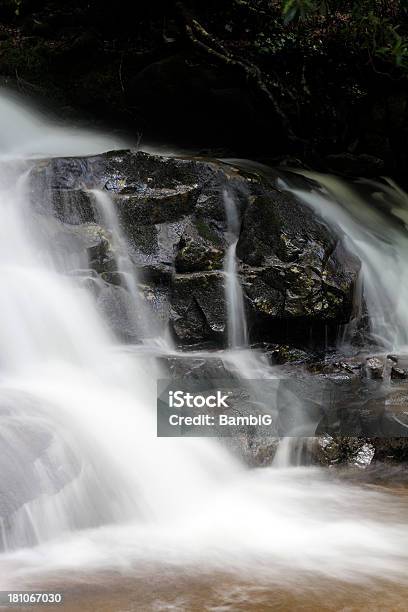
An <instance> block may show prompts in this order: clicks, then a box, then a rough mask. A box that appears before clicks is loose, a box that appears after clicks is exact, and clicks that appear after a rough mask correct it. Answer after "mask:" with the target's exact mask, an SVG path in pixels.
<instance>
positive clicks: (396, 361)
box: [387, 355, 398, 363]
mask: <svg viewBox="0 0 408 612" xmlns="http://www.w3.org/2000/svg"><path fill="white" fill-rule="evenodd" d="M387 359H389V360H390V361H393V362H394V363H398V357H397V355H387Z"/></svg>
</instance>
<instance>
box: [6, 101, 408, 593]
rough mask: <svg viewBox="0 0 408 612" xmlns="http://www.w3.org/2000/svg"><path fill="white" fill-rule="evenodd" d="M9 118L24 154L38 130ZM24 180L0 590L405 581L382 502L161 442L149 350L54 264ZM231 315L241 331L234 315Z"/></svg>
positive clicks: (10, 349)
mask: <svg viewBox="0 0 408 612" xmlns="http://www.w3.org/2000/svg"><path fill="white" fill-rule="evenodd" d="M8 112H9V106H8V103H7V104H5V105H3V113H4V115H3V116H1V122H2V123H4V124H5V125H6V124H9V123H11V121H10V116H9V115H7V113H8ZM13 113H17V115H16V116H14V119H15V130H16V132H17V133H16V139H15V142H16V143H18V142H21V143H23V144H24V146H23V145H22V149H21V155H26V154H27V156H29V155H28V153H29V152H28V151H27V150H26V148H25V147H26V145H27V139H26V135H27V133H28V132H30V130H31V131H33V130H34V131H35V129H36V126H37V125H38V122H39V121H40V120H39V119H38V118H37V117H36V116H35V115H33V116H31V114H30V113H29V112H28V111H27V110H26V109H25V110H23V111H22V120H21V122H19V121H18V120H17V119H18V118H19V114H18V109H15V108H13ZM41 125H42V130H46V132H47V133H46V135H44V139H43V140H42V147H45V148H41V150H39V149H36V152H40V153H41V154H42V155H47V154H51V153H52V154H55V153H56V152H57V151H59V146H60V145H61V147H62V150H61V153H64V154H65V153H66V150H65V149H64V146H63V145H64V142H63V139H62V141H61V132H60V131H59V129H57V130H55V129H54V128H53V127H52V126H51V125H48V124H47V123H46V122H45V120H44V119H41ZM19 126H20V127H21V129H22V130H23V134H20V133H19V132H18V130H19ZM64 131H65V130H64ZM71 136H72V139H73V144H74V145H75V138H76V136H74V135H73V134H71V135H70V139H71ZM84 138H85V139H86V138H88V137H85V136H83V135H79V140H80V141H81V142H82V143H83V142H84V141H83V139H84ZM13 142H14V141H13ZM37 144H38V143H37ZM71 144H72V143H71ZM48 146H49V148H47V147H48ZM97 146H98V145H97V144H96V143H95V142H93V141H92V142H90V143H89V147H86V148H89V150H95V147H97ZM112 146H113V144H112V143H109V145H107V148H111V147H112ZM13 153H14V151H13ZM21 155H18V157H21ZM28 181H29V167H27V164H26V162H23V161H19V162H16V163H10V162H1V163H0V219H1V223H0V278H1V283H0V313H1V317H0V473H1V484H0V537H1V540H0V545H1V543H2V548H3V551H4V552H3V553H2V554H1V555H0V588H2V589H5V588H19V587H20V588H22V587H23V586H24V584H25V583H26V582H27V581H29V580H30V578H31V577H33V576H36V577H40V578H41V577H43V578H44V580H45V579H46V576H47V575H49V574H52V573H55V572H60V574H59V576H61V578H60V580H61V581H62V582H63V581H64V580H67V572H64V571H63V570H66V569H67V568H68V569H70V570H72V569H75V570H76V571H82V572H87V573H88V574H92V571H94V570H95V569H97V568H104V569H112V568H114V569H122V570H124V569H126V570H128V571H131V569H132V567H133V566H134V564H135V563H138V562H141V563H143V564H145V563H146V562H155V563H171V564H174V565H176V566H180V567H181V568H183V567H186V566H189V565H191V564H198V565H199V566H200V568H203V567H207V568H210V569H211V568H213V569H216V570H222V571H225V569H226V568H227V569H228V570H237V571H240V572H243V573H244V574H245V575H246V576H248V575H256V574H260V575H265V576H267V577H268V579H269V578H276V577H278V578H279V580H280V581H281V582H282V581H285V579H286V578H285V576H286V575H288V573H290V572H293V571H295V572H303V571H304V572H306V573H307V572H309V573H310V572H315V573H316V574H325V575H327V576H330V577H337V578H344V579H350V580H351V579H361V578H362V577H368V576H377V575H381V577H382V578H385V577H390V578H393V579H395V580H400V581H402V580H404V579H405V576H406V570H407V567H408V565H407V564H408V535H407V530H406V526H405V524H404V523H403V519H402V517H403V515H402V511H403V510H402V508H400V506H399V504H398V503H397V502H396V501H395V499H394V498H393V497H392V496H391V495H386V494H383V493H377V492H373V491H369V490H363V489H359V488H357V487H351V486H348V485H345V484H334V483H332V482H330V481H329V480H328V478H327V476H326V475H325V473H324V472H323V471H320V470H317V469H311V468H291V469H263V470H252V471H251V470H247V469H246V468H244V467H243V466H241V465H240V463H238V462H237V461H236V460H235V459H233V458H232V457H231V456H230V454H229V453H228V452H227V451H226V450H225V449H224V448H223V447H222V446H221V445H219V444H217V443H215V442H213V441H211V440H207V439H203V440H200V439H173V438H167V439H166V438H157V437H156V432H155V428H156V419H155V382H156V378H157V377H158V376H159V375H160V368H159V366H158V365H157V363H156V361H155V359H154V355H155V354H157V345H153V344H152V345H149V343H148V342H146V343H145V344H144V345H142V346H140V347H139V348H135V350H133V351H129V350H127V349H126V347H121V346H118V342H117V340H116V339H115V338H114V336H113V334H112V333H111V332H110V331H109V329H108V325H107V322H106V321H104V320H103V318H102V317H101V315H100V314H99V312H98V310H97V308H96V306H95V304H94V302H93V297H92V295H91V293H89V292H88V290H87V289H86V288H84V287H83V285H81V284H80V283H79V282H77V281H76V280H75V277H73V276H72V271H73V270H75V269H77V258H75V257H74V256H69V255H64V257H62V255H61V254H59V255H60V256H59V257H56V255H55V251H56V250H57V251H58V244H56V242H57V243H58V241H57V240H56V234H55V231H53V230H52V227H51V225H52V224H51V225H50V224H48V223H47V220H46V218H45V217H42V218H39V217H38V216H36V215H35V213H34V212H33V211H34V208H35V207H33V204H34V202H33V201H32V200H31V198H32V194H31V192H30V190H29V189H28V188H27V187H28ZM110 210H111V209H110V208H109V207H108V211H110ZM109 214H110V213H109ZM107 223H108V224H109V225H110V228H111V230H112V231H113V232H116V241H119V242H120V241H121V237H120V235H119V234H118V233H117V228H116V226H115V223H116V221H115V219H114V218H110V220H109V219H108V220H107ZM39 230H40V231H39ZM57 236H58V233H57ZM55 257H56V259H57V262H56V259H55ZM125 266H128V263H125ZM127 271H128V270H126V272H127ZM129 289H130V291H133V289H131V287H129ZM134 290H135V291H137V283H136V285H135V286H134ZM137 299H138V298H136V297H135V301H136V302H137ZM234 313H235V315H234V316H235V317H236V318H237V319H238V318H240V321H239V325H241V330H242V329H243V326H244V322H243V308H241V307H234ZM237 324H238V323H237ZM240 333H241V334H242V331H241V332H240ZM241 340H242V342H241V341H237V342H236V343H235V344H236V345H239V344H242V343H244V337H243V336H242V335H241ZM245 363H247V362H245ZM235 364H236V366H237V367H238V368H239V367H240V366H239V364H240V361H239V359H237V360H235ZM256 367H257V365H256V364H255V363H254V368H255V369H256ZM254 371H255V370H254ZM244 574H243V575H244ZM175 588H177V587H175Z"/></svg>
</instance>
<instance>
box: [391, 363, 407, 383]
mask: <svg viewBox="0 0 408 612" xmlns="http://www.w3.org/2000/svg"><path fill="white" fill-rule="evenodd" d="M391 378H392V379H393V380H404V379H406V378H408V370H404V369H402V368H396V367H395V366H393V367H392V368H391Z"/></svg>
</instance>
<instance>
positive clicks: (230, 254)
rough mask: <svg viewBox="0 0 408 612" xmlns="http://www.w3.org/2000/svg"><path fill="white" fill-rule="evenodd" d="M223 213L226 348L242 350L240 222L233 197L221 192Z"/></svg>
mask: <svg viewBox="0 0 408 612" xmlns="http://www.w3.org/2000/svg"><path fill="white" fill-rule="evenodd" d="M223 198H224V206H225V213H226V217H227V223H228V235H229V236H230V240H231V244H230V245H229V247H228V249H227V253H226V256H225V262H224V274H225V302H226V306H227V321H228V347H229V348H230V349H237V348H243V347H246V346H247V345H248V330H247V325H246V316H245V305H244V294H243V291H242V287H241V283H240V280H239V276H238V266H237V256H236V251H237V244H238V239H239V229H240V221H239V215H238V209H237V205H236V203H235V200H234V198H233V196H232V195H231V194H230V193H229V192H228V191H226V190H225V191H224V192H223Z"/></svg>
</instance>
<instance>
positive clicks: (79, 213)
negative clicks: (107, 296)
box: [31, 151, 359, 346]
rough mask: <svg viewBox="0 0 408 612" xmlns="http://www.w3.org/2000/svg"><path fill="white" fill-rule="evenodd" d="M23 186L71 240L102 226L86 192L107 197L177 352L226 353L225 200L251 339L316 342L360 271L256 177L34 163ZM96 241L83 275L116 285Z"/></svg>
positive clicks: (103, 159) (109, 158)
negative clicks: (163, 300)
mask: <svg viewBox="0 0 408 612" xmlns="http://www.w3.org/2000/svg"><path fill="white" fill-rule="evenodd" d="M31 179H32V190H33V192H34V193H36V194H37V195H38V198H37V199H38V201H39V202H41V199H42V198H41V194H43V193H47V194H49V198H48V199H49V200H50V202H49V205H48V204H47V208H46V209H44V210H42V211H41V212H43V213H47V210H48V211H49V213H50V212H51V214H53V215H54V216H55V217H56V218H57V219H58V221H61V222H62V223H64V224H65V225H66V226H68V225H70V226H72V227H74V226H75V227H77V228H78V235H79V234H81V231H82V228H83V227H85V226H86V227H88V226H90V225H92V223H96V224H99V223H101V222H102V221H101V219H100V218H99V215H98V214H97V213H96V211H95V206H94V204H95V203H94V201H93V197H92V195H91V196H90V195H89V192H88V190H90V189H104V190H107V191H108V192H109V193H110V195H111V199H112V206H113V207H114V208H115V209H116V212H117V215H118V220H119V223H120V226H121V229H122V231H123V233H124V235H125V237H126V239H127V241H128V244H129V256H130V258H131V260H132V261H133V263H134V265H135V267H136V268H137V269H138V270H139V276H140V280H141V281H142V282H143V283H144V284H145V285H146V286H148V287H150V290H151V291H152V292H153V294H155V292H157V290H158V289H159V288H160V291H167V298H168V302H169V304H170V324H171V327H172V329H173V332H174V334H175V337H176V340H177V342H178V343H179V344H180V345H185V344H188V345H191V344H200V343H203V342H211V343H215V344H216V345H218V346H224V345H225V341H226V320H225V310H226V308H225V296H224V276H223V273H222V267H223V263H224V258H225V252H226V248H227V246H228V244H230V242H231V236H230V235H229V234H228V232H227V223H226V219H225V211H224V200H223V193H224V192H225V191H228V193H229V194H230V196H231V197H233V198H234V200H235V203H236V206H237V209H238V211H239V213H240V216H241V218H242V227H241V230H240V234H239V241H238V244H237V257H238V262H237V263H238V272H239V276H240V280H241V283H242V287H243V292H244V301H245V307H246V310H247V314H248V318H249V326H250V332H251V338H253V339H254V340H258V341H261V340H268V341H270V342H279V343H281V344H286V343H290V342H292V341H293V336H294V334H295V333H296V334H297V335H298V336H300V345H302V343H303V344H307V343H308V342H309V338H307V339H306V338H305V337H304V336H305V330H306V329H307V330H308V331H307V332H306V333H307V334H308V335H309V334H312V335H315V336H316V338H317V339H319V338H320V339H322V340H324V338H325V335H327V329H326V326H327V325H329V326H330V325H331V326H333V330H334V333H335V332H336V326H338V325H339V324H340V323H344V322H347V321H348V320H349V317H350V314H351V310H352V295H353V289H354V284H355V281H356V278H357V274H358V271H359V262H357V261H356V260H355V258H353V257H351V256H350V254H349V253H348V252H347V251H346V250H345V249H344V247H343V246H342V243H341V237H340V236H337V235H335V232H334V231H333V230H330V231H329V230H328V228H327V227H326V226H325V225H324V224H323V223H322V222H321V221H319V220H318V218H317V217H316V216H315V215H314V213H312V212H311V211H310V210H309V209H308V208H307V207H306V206H304V205H303V204H302V203H300V202H298V201H297V200H295V198H293V197H292V196H291V195H290V194H288V193H286V192H281V191H279V189H277V188H274V187H272V183H271V181H270V177H267V176H266V175H265V176H263V174H262V172H261V171H260V170H259V169H256V168H255V170H254V169H253V168H252V167H248V169H246V168H245V165H244V164H243V165H242V167H241V166H239V165H234V164H223V163H221V162H218V161H207V160H200V159H180V158H174V157H172V158H165V157H161V156H157V155H149V154H146V153H142V152H132V151H113V152H110V153H106V154H103V155H96V156H89V157H84V158H60V159H58V158H54V159H51V160H40V161H38V162H36V163H35V165H34V168H33V170H32V176H31ZM49 213H48V214H49ZM105 237H106V239H100V240H96V241H94V242H92V243H91V244H87V247H86V248H88V249H89V250H88V255H89V260H90V267H91V268H92V269H94V270H96V271H97V272H98V273H99V274H101V275H103V280H104V281H106V282H108V283H112V284H113V285H121V282H120V278H119V277H118V276H117V274H116V268H115V264H114V253H113V252H112V247H111V245H110V239H109V236H105ZM309 330H310V331H309ZM318 341H320V340H318Z"/></svg>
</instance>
